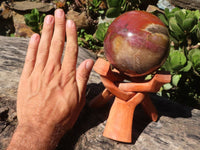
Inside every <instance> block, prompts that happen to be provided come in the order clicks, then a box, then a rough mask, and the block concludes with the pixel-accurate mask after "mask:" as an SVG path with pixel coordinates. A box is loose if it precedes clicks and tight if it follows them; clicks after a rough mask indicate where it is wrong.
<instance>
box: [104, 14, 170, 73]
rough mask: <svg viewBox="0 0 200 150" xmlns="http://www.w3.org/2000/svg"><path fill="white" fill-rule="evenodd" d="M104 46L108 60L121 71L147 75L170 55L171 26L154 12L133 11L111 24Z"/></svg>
mask: <svg viewBox="0 0 200 150" xmlns="http://www.w3.org/2000/svg"><path fill="white" fill-rule="evenodd" d="M104 49H105V55H106V58H107V59H108V61H110V63H111V64H112V65H113V66H114V67H116V68H117V69H118V70H119V71H120V72H122V73H124V74H128V75H131V76H141V75H146V74H149V73H151V72H153V71H155V70H156V69H158V68H159V67H160V66H161V65H162V64H163V63H164V61H165V59H166V57H167V56H168V51H169V35H168V29H167V28H166V27H165V25H164V24H163V23H162V22H161V20H160V19H159V18H158V17H156V16H154V15H153V14H150V13H148V12H145V11H130V12H127V13H124V14H122V15H121V16H119V17H118V18H116V19H115V20H114V21H113V22H112V24H111V25H110V26H109V28H108V31H107V34H106V37H105V40H104Z"/></svg>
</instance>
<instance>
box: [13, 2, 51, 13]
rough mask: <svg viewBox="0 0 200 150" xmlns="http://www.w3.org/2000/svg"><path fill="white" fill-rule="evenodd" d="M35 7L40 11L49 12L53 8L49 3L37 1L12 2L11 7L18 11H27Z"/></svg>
mask: <svg viewBox="0 0 200 150" xmlns="http://www.w3.org/2000/svg"><path fill="white" fill-rule="evenodd" d="M34 8H37V9H38V11H40V12H49V11H51V10H52V9H54V6H53V5H52V4H51V3H42V2H37V1H32V2H31V1H19V2H17V1H16V2H14V5H13V9H14V10H19V11H28V10H32V9H34Z"/></svg>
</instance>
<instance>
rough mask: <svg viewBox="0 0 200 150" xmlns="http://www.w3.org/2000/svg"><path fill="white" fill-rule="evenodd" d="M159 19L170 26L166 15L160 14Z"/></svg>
mask: <svg viewBox="0 0 200 150" xmlns="http://www.w3.org/2000/svg"><path fill="white" fill-rule="evenodd" d="M158 17H159V18H160V20H161V21H162V22H163V23H164V24H165V25H166V26H169V22H168V20H167V18H166V17H165V15H163V14H161V13H159V14H158Z"/></svg>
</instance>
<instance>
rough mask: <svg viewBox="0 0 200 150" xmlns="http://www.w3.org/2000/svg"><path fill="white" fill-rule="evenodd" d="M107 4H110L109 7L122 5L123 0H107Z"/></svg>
mask: <svg viewBox="0 0 200 150" xmlns="http://www.w3.org/2000/svg"><path fill="white" fill-rule="evenodd" d="M106 2H107V5H108V8H111V7H120V6H121V4H122V2H123V0H107V1H106Z"/></svg>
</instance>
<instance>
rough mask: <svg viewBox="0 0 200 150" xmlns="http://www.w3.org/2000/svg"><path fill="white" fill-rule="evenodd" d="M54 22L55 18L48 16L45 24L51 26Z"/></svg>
mask: <svg viewBox="0 0 200 150" xmlns="http://www.w3.org/2000/svg"><path fill="white" fill-rule="evenodd" d="M52 20H53V17H51V16H46V18H45V22H46V23H47V24H51V23H52Z"/></svg>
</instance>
